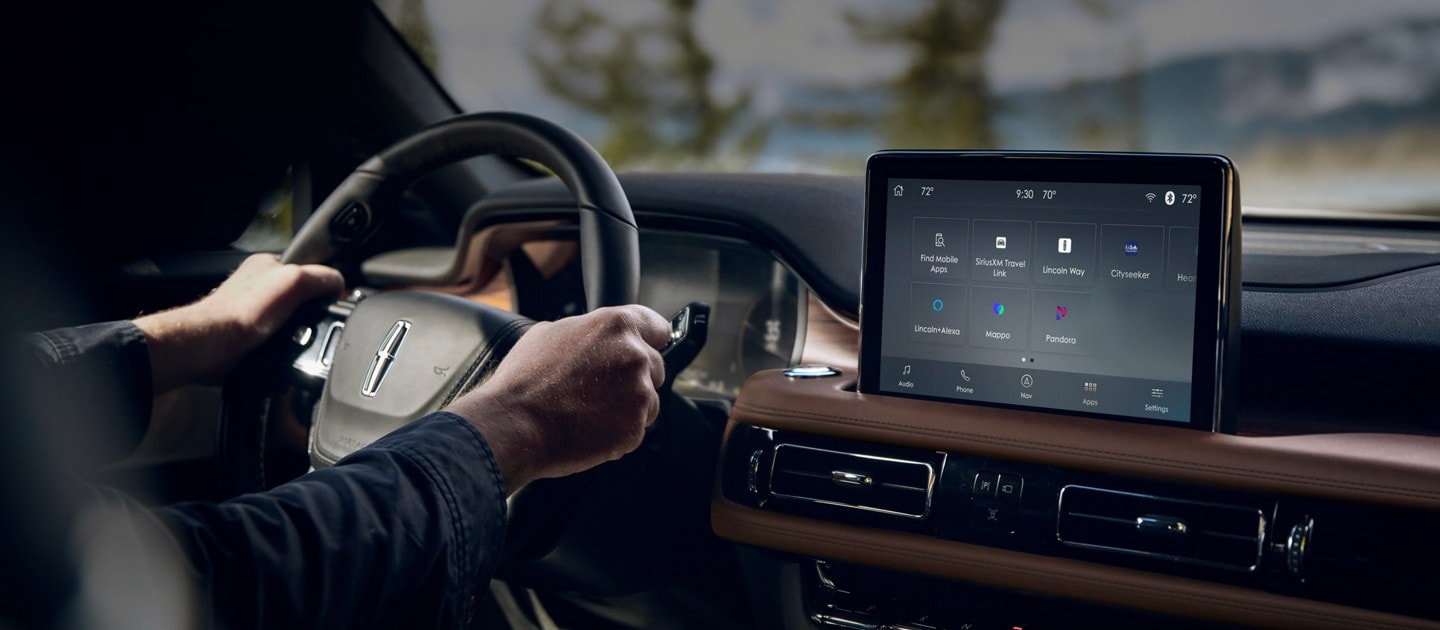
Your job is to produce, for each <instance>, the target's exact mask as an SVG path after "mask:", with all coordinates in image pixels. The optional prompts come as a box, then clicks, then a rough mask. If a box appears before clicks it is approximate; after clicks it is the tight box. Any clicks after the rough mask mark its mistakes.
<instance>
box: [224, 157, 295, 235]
mask: <svg viewBox="0 0 1440 630" xmlns="http://www.w3.org/2000/svg"><path fill="white" fill-rule="evenodd" d="M294 217H295V175H294V171H287V172H286V173H285V177H284V178H283V179H281V180H280V182H279V183H278V184H277V185H276V186H275V188H274V189H273V190H271V191H270V193H269V194H267V195H265V197H263V198H262V199H261V200H260V205H259V207H258V208H256V211H255V216H254V218H252V219H251V220H250V225H249V226H248V227H246V228H245V232H244V233H243V234H241V235H240V238H238V239H235V242H234V243H231V245H233V246H234V247H235V248H237V249H242V250H245V251H247V252H278V251H281V250H283V249H285V248H286V247H287V246H288V245H290V239H291V238H292V237H293V236H294V234H295V225H294Z"/></svg>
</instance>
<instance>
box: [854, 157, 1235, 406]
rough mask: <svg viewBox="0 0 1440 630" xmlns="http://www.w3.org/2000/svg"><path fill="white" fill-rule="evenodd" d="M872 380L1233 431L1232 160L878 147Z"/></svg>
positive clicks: (869, 246) (977, 398) (971, 397)
mask: <svg viewBox="0 0 1440 630" xmlns="http://www.w3.org/2000/svg"><path fill="white" fill-rule="evenodd" d="M868 181H869V187H870V192H869V206H868V210H867V215H868V216H867V229H866V267H865V273H864V289H863V293H864V295H863V297H862V305H863V306H862V326H863V329H862V333H863V335H862V353H861V354H862V375H861V390H862V391H866V392H875V393H884V394H893V395H901V396H910V397H920V398H930V399H942V400H956V401H966V402H975V403H982V404H994V405H1007V406H1018V407H1031V408H1039V409H1045V410H1057V411H1065V412H1076V413H1079V414H1085V415H1095V416H1103V417H1111V418H1122V419H1127V420H1136V421H1142V422H1149V423H1153V424H1163V425H1173V426H1186V427H1192V428H1200V429H1206V430H1210V429H1216V428H1224V427H1225V424H1226V422H1225V421H1224V419H1225V416H1226V415H1227V414H1226V413H1225V412H1224V410H1223V409H1222V406H1221V405H1220V401H1221V400H1222V396H1223V395H1224V394H1225V393H1228V392H1223V391H1222V390H1223V389H1224V388H1223V387H1222V385H1223V384H1224V383H1225V380H1226V379H1225V369H1224V368H1225V364H1226V357H1225V353H1226V352H1227V351H1229V352H1231V353H1232V358H1233V351H1234V348H1233V347H1229V346H1230V345H1231V342H1232V339H1231V337H1233V335H1234V332H1235V330H1234V329H1235V328H1237V327H1235V326H1232V325H1231V324H1233V322H1231V321H1230V317H1229V309H1236V311H1237V312H1238V304H1236V303H1234V302H1235V300H1236V298H1238V291H1234V290H1231V287H1229V285H1230V284H1232V282H1233V281H1234V279H1232V278H1231V277H1230V276H1231V275H1232V274H1231V262H1232V256H1233V255H1234V254H1235V253H1236V252H1235V251H1234V250H1233V249H1232V248H1231V247H1230V245H1231V244H1232V242H1233V241H1234V239H1235V238H1236V233H1235V231H1236V230H1238V221H1234V220H1233V216H1232V215H1233V211H1232V206H1233V205H1234V204H1233V203H1232V202H1233V198H1234V196H1235V195H1236V191H1235V185H1234V177H1233V171H1232V170H1231V168H1230V167H1229V163H1228V162H1226V161H1225V160H1224V159H1223V158H1215V157H1208V156H1143V155H1133V154H1131V155H1100V154H1008V155H1003V154H1002V155H997V154H993V153H992V154H967V153H929V152H921V153H899V152H887V153H880V154H876V155H875V156H873V157H872V158H871V162H870V166H869V177H868Z"/></svg>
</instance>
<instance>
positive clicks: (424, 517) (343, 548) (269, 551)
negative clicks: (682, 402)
mask: <svg viewBox="0 0 1440 630" xmlns="http://www.w3.org/2000/svg"><path fill="white" fill-rule="evenodd" d="M667 336H668V325H667V323H666V322H665V319H664V318H663V317H661V316H660V315H659V314H657V313H655V312H654V311H650V310H649V309H646V308H643V307H638V306H633V307H621V308H610V309H601V310H599V311H596V312H595V313H590V314H588V315H584V316H580V317H574V318H570V319H566V320H561V321H559V322H553V323H542V324H538V325H536V326H535V327H534V328H532V329H531V331H530V332H529V333H527V334H526V336H525V337H523V338H521V340H520V342H519V343H517V344H516V346H515V348H514V349H513V350H512V351H511V353H510V356H509V357H507V358H506V359H505V360H504V361H503V362H502V363H501V365H500V367H499V368H498V369H497V370H496V372H495V373H494V374H493V375H492V376H491V378H490V380H489V381H487V382H486V383H485V384H484V385H483V386H481V387H479V388H477V389H475V390H473V391H471V392H470V393H468V394H466V395H464V396H462V397H461V398H460V399H459V400H457V401H456V402H455V403H454V404H452V405H451V406H450V407H449V408H447V410H446V411H445V412H440V413H436V414H431V415H430V416H427V417H426V418H424V419H421V420H420V421H418V422H415V423H412V424H410V425H408V426H406V427H404V428H402V429H400V430H398V431H395V432H394V433H391V434H390V435H388V436H386V437H384V438H382V439H381V440H378V441H376V442H375V443H374V444H371V445H370V446H368V447H366V448H364V449H361V450H360V451H357V452H356V453H354V454H353V455H351V456H350V457H347V458H345V459H344V460H341V461H340V462H339V463H338V464H337V465H336V466H334V467H332V468H328V469H325V470H321V471H317V472H314V473H311V474H309V475H306V476H304V477H301V478H300V479H297V480H295V481H293V482H290V483H288V484H285V485H283V486H281V487H279V488H276V489H274V490H272V491H270V492H266V493H261V494H253V495H247V496H244V497H240V498H238V499H235V500H232V501H228V502H225V503H222V504H218V505H216V504H199V503H196V504H186V505H179V506H173V507H170V508H165V509H162V510H159V511H157V512H156V513H155V514H156V516H157V517H158V518H160V519H161V520H162V522H163V523H164V525H165V527H166V528H167V529H168V530H169V531H171V532H172V533H173V534H174V535H175V537H176V538H177V540H178V541H179V543H180V545H181V548H182V549H183V551H184V556H185V557H187V558H188V559H189V561H190V563H191V564H192V565H193V567H194V569H195V570H196V571H197V572H198V573H199V574H201V575H202V576H206V577H205V582H204V583H203V584H202V585H201V586H202V591H203V592H204V593H206V594H208V597H209V598H210V600H211V602H212V604H211V605H212V607H213V614H214V615H215V618H216V619H217V620H223V621H224V622H225V623H226V625H234V626H237V627H246V626H253V627H281V626H285V627H288V626H295V625H307V626H308V625H317V624H318V625H324V626H331V625H333V626H337V627H339V626H345V627H350V626H354V625H360V626H377V627H411V626H415V625H420V626H436V625H439V626H455V625H459V624H461V623H463V622H464V621H465V620H466V617H467V616H468V611H469V607H470V606H471V605H472V604H471V599H472V598H476V597H484V591H485V589H486V588H487V587H488V583H489V578H490V576H491V575H492V574H493V573H494V571H495V568H496V562H497V555H498V553H499V550H500V548H501V546H502V544H503V540H504V531H505V497H506V494H507V488H508V489H509V490H510V491H513V490H514V489H516V488H519V487H520V486H522V485H524V484H525V483H528V482H529V481H531V480H533V479H537V478H541V477H558V476H564V475H567V474H570V473H573V472H578V471H580V470H584V469H587V468H590V467H592V466H594V465H596V464H599V463H601V462H604V461H608V460H611V459H615V458H617V457H619V456H621V455H623V454H624V453H626V452H629V451H630V450H633V449H634V448H635V447H636V446H638V445H639V443H640V440H641V439H642V438H643V437H644V428H645V426H647V425H648V424H650V423H651V422H653V421H654V419H655V417H656V414H657V413H658V411H659V397H658V395H657V394H656V391H655V390H656V387H658V385H659V384H660V381H661V380H662V379H663V378H664V370H663V363H662V361H661V359H660V355H659V352H658V351H657V350H656V349H657V348H659V347H660V346H662V345H663V344H664V342H665V339H666V338H667Z"/></svg>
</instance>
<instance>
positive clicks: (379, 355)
mask: <svg viewBox="0 0 1440 630" xmlns="http://www.w3.org/2000/svg"><path fill="white" fill-rule="evenodd" d="M408 332H410V322H407V321H405V320H403V319H402V320H399V321H397V322H395V325H393V326H391V327H390V332H389V333H387V334H386V335H385V340H384V341H382V342H380V347H379V348H377V349H376V350H375V358H374V359H371V361H370V369H369V370H366V371H365V382H364V383H361V384H360V395H362V396H368V397H371V398H373V397H374V396H375V394H378V393H380V384H381V383H383V382H385V375H386V374H388V373H389V372H390V366H391V365H394V363H395V356H396V355H397V354H398V353H399V352H400V344H401V343H403V342H404V341H405V334H406V333H408Z"/></svg>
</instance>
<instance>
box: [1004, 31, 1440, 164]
mask: <svg viewBox="0 0 1440 630" xmlns="http://www.w3.org/2000/svg"><path fill="white" fill-rule="evenodd" d="M996 98H997V101H998V102H999V111H1000V113H999V114H998V116H997V119H996V121H995V122H996V126H997V130H998V131H999V134H1000V137H1001V138H1002V141H1003V143H1004V144H1005V146H1006V147H1007V148H1034V149H1046V148H1056V147H1058V146H1067V147H1073V148H1093V149H1109V150H1146V151H1185V152H1226V153H1239V152H1244V151H1246V150H1249V149H1251V148H1253V147H1255V146H1256V145H1257V144H1259V143H1262V142H1276V141H1279V142H1283V143H1313V142H1325V141H1327V140H1336V139H1342V138H1353V137H1360V136H1376V135H1383V134H1386V133H1389V132H1391V131H1393V130H1402V129H1419V128H1427V129H1435V128H1440V19H1408V20H1400V21H1395V22H1388V23H1384V24H1380V25H1376V26H1373V27H1370V28H1364V29H1358V30H1355V31H1351V32H1349V33H1346V34H1343V35H1340V36H1337V37H1334V38H1331V39H1329V40H1327V41H1325V42H1322V43H1321V44H1319V45H1316V46H1312V47H1307V48H1304V49H1278V48H1277V49H1248V50H1236V51H1227V52H1221V53H1214V54H1208V55H1202V56H1196V57H1191V58H1186V59H1181V60H1176V61H1172V62H1168V63H1164V64H1159V65H1156V66H1152V67H1149V68H1145V69H1143V70H1141V71H1140V72H1139V73H1137V74H1133V75H1131V76H1129V77H1116V78H1107V79H1100V80H1092V81H1085V82H1075V83H1072V84H1070V85H1063V86H1045V87H1041V88H1032V89H1027V90H1019V91H1014V92H1008V93H1002V94H999V95H997V97H996ZM1087 145H1090V146H1087Z"/></svg>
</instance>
